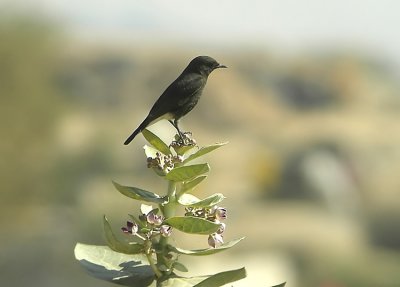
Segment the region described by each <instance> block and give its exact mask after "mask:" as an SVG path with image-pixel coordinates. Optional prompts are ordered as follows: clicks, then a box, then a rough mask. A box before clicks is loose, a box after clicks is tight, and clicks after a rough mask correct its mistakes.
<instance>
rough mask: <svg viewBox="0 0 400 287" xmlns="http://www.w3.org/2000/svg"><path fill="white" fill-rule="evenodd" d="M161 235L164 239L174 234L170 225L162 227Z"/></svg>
mask: <svg viewBox="0 0 400 287" xmlns="http://www.w3.org/2000/svg"><path fill="white" fill-rule="evenodd" d="M160 233H161V235H162V236H164V237H168V236H170V235H171V234H172V227H171V226H169V225H161V227H160Z"/></svg>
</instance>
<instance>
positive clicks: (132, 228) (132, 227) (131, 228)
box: [121, 221, 139, 235]
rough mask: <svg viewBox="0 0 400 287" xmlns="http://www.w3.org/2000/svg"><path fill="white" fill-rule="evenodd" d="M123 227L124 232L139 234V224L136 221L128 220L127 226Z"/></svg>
mask: <svg viewBox="0 0 400 287" xmlns="http://www.w3.org/2000/svg"><path fill="white" fill-rule="evenodd" d="M121 229H122V232H123V233H128V234H131V235H135V234H137V232H138V230H139V226H138V225H137V224H136V222H132V221H127V222H126V227H122V228H121Z"/></svg>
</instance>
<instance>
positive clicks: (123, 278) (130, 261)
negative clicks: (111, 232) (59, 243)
mask: <svg viewBox="0 0 400 287" xmlns="http://www.w3.org/2000/svg"><path fill="white" fill-rule="evenodd" d="M74 253H75V258H76V260H78V261H79V263H80V265H81V266H82V267H83V268H84V269H86V271H87V272H88V273H89V274H90V275H91V276H93V277H96V278H98V279H102V280H106V281H109V282H113V283H116V284H119V285H124V286H133V287H147V286H150V285H151V283H152V282H153V281H154V279H155V275H154V273H153V270H152V269H151V267H150V265H148V264H147V259H146V256H145V255H142V254H136V255H127V254H123V253H118V252H115V251H112V250H111V249H110V248H109V247H108V246H96V245H86V244H82V243H78V244H76V246H75V250H74Z"/></svg>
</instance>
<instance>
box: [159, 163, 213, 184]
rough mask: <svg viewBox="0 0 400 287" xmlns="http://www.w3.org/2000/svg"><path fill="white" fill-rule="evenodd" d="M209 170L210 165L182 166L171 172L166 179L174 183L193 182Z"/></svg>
mask: <svg viewBox="0 0 400 287" xmlns="http://www.w3.org/2000/svg"><path fill="white" fill-rule="evenodd" d="M209 170H210V166H209V165H208V163H202V164H194V165H188V166H181V167H177V168H174V169H173V170H171V171H170V172H169V173H167V175H166V176H165V178H166V179H168V180H172V181H191V180H193V179H195V178H196V177H198V176H200V175H203V174H205V173H206V172H208V171H209Z"/></svg>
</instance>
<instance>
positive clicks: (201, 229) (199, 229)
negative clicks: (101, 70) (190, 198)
mask: <svg viewBox="0 0 400 287" xmlns="http://www.w3.org/2000/svg"><path fill="white" fill-rule="evenodd" d="M164 224H168V225H170V226H172V227H173V228H176V229H178V230H179V231H182V232H185V233H192V234H203V235H208V234H211V233H214V232H216V231H217V230H218V229H219V228H220V224H219V223H214V222H211V221H208V220H206V219H203V218H199V217H193V216H175V217H170V218H168V219H167V220H165V221H164Z"/></svg>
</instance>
